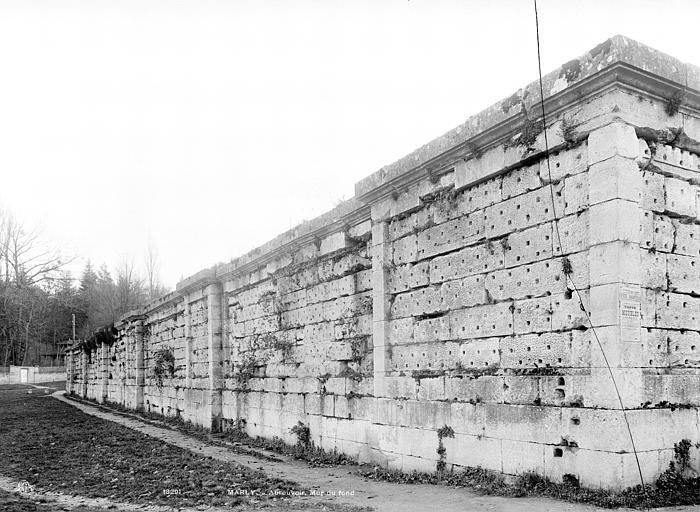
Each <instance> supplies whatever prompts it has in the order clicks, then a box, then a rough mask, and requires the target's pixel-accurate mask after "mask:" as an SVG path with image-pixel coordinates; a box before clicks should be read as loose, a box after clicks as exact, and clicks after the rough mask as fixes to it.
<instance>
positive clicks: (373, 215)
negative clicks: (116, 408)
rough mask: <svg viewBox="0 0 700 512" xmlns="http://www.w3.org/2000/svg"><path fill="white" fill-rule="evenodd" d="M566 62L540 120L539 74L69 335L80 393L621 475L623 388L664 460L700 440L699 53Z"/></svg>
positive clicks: (216, 423) (648, 455)
mask: <svg viewBox="0 0 700 512" xmlns="http://www.w3.org/2000/svg"><path fill="white" fill-rule="evenodd" d="M572 62H573V61H572ZM576 62H577V63H578V65H577V66H572V65H571V64H570V63H569V64H568V65H567V66H565V67H564V68H562V69H559V70H557V71H555V72H553V73H550V74H549V75H547V76H546V77H545V78H544V81H543V86H544V89H545V98H544V105H545V110H546V112H547V117H546V123H544V122H543V119H542V117H541V115H540V114H541V106H540V101H541V98H540V95H539V83H533V84H530V85H529V86H527V87H525V88H524V89H522V90H520V91H518V92H517V93H516V94H514V95H513V96H511V97H510V98H508V99H506V100H504V101H502V102H500V103H498V104H496V105H494V106H493V107H491V108H489V109H487V110H486V111H484V112H482V113H480V114H478V115H476V116H474V117H472V118H470V119H469V120H467V121H466V122H465V123H464V124H463V125H461V126H459V127H457V128H455V129H454V130H452V131H450V132H448V133H446V134H445V135H443V136H442V137H440V138H438V139H436V140H434V141H432V142H430V143H429V144H427V145H426V146H424V147H422V148H420V149H418V150H416V151H415V152H413V153H411V154H410V155H408V156H406V157H405V158H403V159H401V160H399V161H397V162H395V163H394V164H391V165H389V166H386V167H384V168H383V169H381V170H380V171H378V172H376V173H374V174H373V175H371V176H369V177H368V178H366V179H365V180H363V181H361V182H359V183H358V184H357V185H356V195H355V197H354V198H352V199H350V200H349V201H346V202H345V203H343V204H341V205H340V206H338V207H337V208H335V209H334V210H332V211H331V212H329V213H327V214H325V215H323V216H321V217H319V218H317V219H314V220H313V221H310V222H307V223H304V224H302V225H300V226H297V227H296V228H294V229H293V230H290V231H288V232H286V233H284V234H282V235H280V236H279V237H277V238H276V239H274V240H272V241H271V242H269V243H268V244H266V245H264V246H262V247H260V248H258V249H256V250H254V251H252V252H251V253H249V254H246V255H244V256H241V257H239V258H237V259H234V260H232V261H231V262H230V263H225V264H218V265H215V266H214V267H211V268H209V269H206V270H203V271H201V272H199V273H198V274H196V275H194V276H192V277H190V278H188V279H186V280H184V281H182V282H181V283H179V284H178V286H177V290H176V291H175V292H173V293H171V294H169V295H167V296H165V297H162V298H160V299H158V300H156V301H154V302H152V303H150V304H148V305H147V306H145V307H144V308H142V309H140V310H138V311H134V312H132V313H130V314H128V315H126V316H125V317H124V318H122V319H121V321H120V323H119V324H118V325H116V329H115V333H116V334H114V333H113V334H114V335H113V336H109V335H101V336H97V337H96V338H95V339H94V340H90V341H89V342H86V343H83V344H81V345H80V346H76V347H74V348H73V349H72V351H71V357H70V358H69V361H68V364H67V368H68V373H69V375H68V381H69V382H68V386H69V391H71V392H72V393H75V394H78V395H81V396H87V397H90V398H95V399H97V400H100V401H109V402H116V403H120V404H124V405H126V406H127V407H130V408H134V409H144V410H147V411H152V412H158V413H160V414H163V415H167V416H179V417H181V418H183V419H185V420H189V421H192V422H195V423H198V424H201V425H204V426H205V427H207V428H210V429H213V430H220V429H224V430H226V429H231V428H241V427H244V428H245V429H246V431H247V432H248V434H250V435H260V436H264V437H270V438H271V437H280V438H282V439H284V440H286V441H287V442H290V443H294V442H295V441H296V438H295V435H294V434H293V433H292V432H291V430H290V429H291V428H292V427H293V426H295V425H297V424H298V422H302V423H303V424H304V425H306V426H308V427H309V430H310V434H311V440H312V441H313V442H315V443H316V444H318V445H320V446H321V447H323V448H325V449H328V450H333V449H336V450H339V451H341V452H344V453H346V454H348V455H351V456H354V457H357V458H358V459H359V460H363V461H374V462H378V463H380V464H384V465H387V466H389V467H393V468H400V469H403V470H413V469H418V470H424V471H435V470H440V471H444V470H449V469H450V468H458V467H464V466H482V467H484V468H488V469H493V470H497V471H501V472H503V473H507V474H518V473H522V472H526V471H535V472H538V473H540V474H542V475H546V476H548V477H550V478H552V479H554V480H562V478H563V476H564V475H575V476H576V477H577V478H578V479H579V481H580V482H581V483H582V484H584V485H588V486H596V487H611V488H612V487H621V486H628V485H635V484H637V483H639V474H638V470H637V465H636V461H635V457H634V454H633V452H632V446H631V442H630V437H629V433H628V431H627V426H626V424H625V422H624V418H623V415H622V411H621V407H620V400H621V401H622V403H623V404H624V407H625V409H626V410H627V416H628V419H629V423H630V429H631V431H632V434H633V436H634V439H635V444H636V448H637V452H638V457H639V461H640V465H641V468H642V471H643V473H644V477H645V479H647V480H649V481H651V480H653V479H654V478H655V477H656V476H658V475H659V473H660V472H662V471H663V470H664V469H665V468H666V467H667V465H668V462H669V460H670V459H671V457H672V455H673V444H674V443H676V442H678V441H680V440H681V439H689V440H691V441H692V442H693V443H697V442H698V441H700V438H699V435H698V427H699V421H698V414H699V411H698V407H699V406H700V272H699V270H700V268H699V267H700V218H699V217H698V209H699V208H700V185H699V184H700V143H699V142H698V141H699V140H700V96H699V95H698V90H700V69H698V68H696V67H694V66H691V65H687V64H683V63H681V62H679V61H677V60H675V59H673V58H671V57H668V56H665V55H663V54H660V53H659V52H656V51H654V50H651V49H649V48H647V47H645V46H643V45H640V44H639V43H636V42H634V41H631V40H629V39H627V38H624V37H621V36H617V37H614V38H612V39H610V40H608V41H606V42H605V43H603V44H601V45H599V46H598V47H596V48H594V49H593V50H591V51H590V52H588V53H587V54H586V55H584V56H582V57H580V58H579V59H578V60H577V61H576ZM545 130H546V134H547V140H548V143H549V153H547V152H546V150H545V149H546V148H545V145H544V141H545V137H544V135H545ZM103 334H104V333H103ZM608 365H609V366H610V369H608ZM610 372H612V374H613V376H614V377H615V382H616V383H617V388H618V390H619V395H620V396H619V398H618V395H617V393H616V391H615V388H614V386H613V381H612V380H611V378H610ZM241 420H245V421H244V422H243V421H241ZM436 447H439V449H438V450H437V451H436ZM693 450H694V451H693V452H692V457H693V461H694V467H695V468H696V469H697V468H698V455H697V450H696V449H695V448H693Z"/></svg>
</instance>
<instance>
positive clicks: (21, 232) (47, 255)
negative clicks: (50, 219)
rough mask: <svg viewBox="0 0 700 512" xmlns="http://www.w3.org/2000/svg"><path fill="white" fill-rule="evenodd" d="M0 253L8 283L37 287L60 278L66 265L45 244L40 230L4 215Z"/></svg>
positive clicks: (57, 253) (56, 253)
mask: <svg viewBox="0 0 700 512" xmlns="http://www.w3.org/2000/svg"><path fill="white" fill-rule="evenodd" d="M1 225H2V228H3V229H2V235H0V251H1V254H2V258H3V259H4V263H5V265H4V266H5V283H10V282H12V283H14V284H15V286H34V285H39V284H45V283H46V282H48V281H51V280H54V279H60V278H61V275H62V274H61V270H62V269H63V268H64V267H65V265H66V263H68V262H67V261H65V260H63V259H62V258H61V255H60V254H59V252H58V251H56V250H55V249H53V248H52V247H50V246H49V245H47V244H46V243H44V241H43V240H42V239H41V231H40V230H39V229H36V228H34V229H27V228H26V227H25V226H24V225H22V223H20V222H18V221H17V220H16V219H15V218H14V216H13V215H11V214H8V213H5V214H4V215H2V224H1Z"/></svg>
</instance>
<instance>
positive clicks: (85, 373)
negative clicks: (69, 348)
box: [80, 350, 88, 398]
mask: <svg viewBox="0 0 700 512" xmlns="http://www.w3.org/2000/svg"><path fill="white" fill-rule="evenodd" d="M80 357H81V359H82V363H83V364H82V368H81V374H82V382H81V383H80V396H81V397H83V398H86V397H87V387H88V355H87V352H85V350H81V351H80Z"/></svg>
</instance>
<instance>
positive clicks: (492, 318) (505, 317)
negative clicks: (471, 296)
mask: <svg viewBox="0 0 700 512" xmlns="http://www.w3.org/2000/svg"><path fill="white" fill-rule="evenodd" d="M512 308H513V306H512V304H511V303H510V302H502V303H500V304H486V305H483V306H474V307H471V308H466V309H460V310H456V311H452V312H450V330H451V333H452V339H469V338H485V337H490V336H503V335H508V334H513V311H512Z"/></svg>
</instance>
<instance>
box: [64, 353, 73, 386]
mask: <svg viewBox="0 0 700 512" xmlns="http://www.w3.org/2000/svg"><path fill="white" fill-rule="evenodd" d="M72 392H73V347H70V348H69V349H67V350H66V393H68V394H70V393H72Z"/></svg>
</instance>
